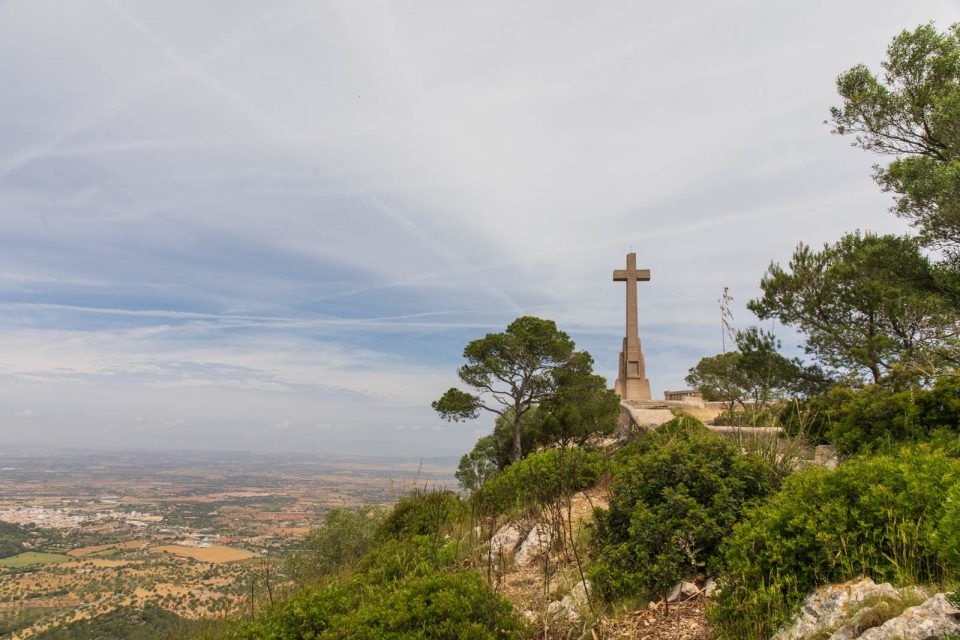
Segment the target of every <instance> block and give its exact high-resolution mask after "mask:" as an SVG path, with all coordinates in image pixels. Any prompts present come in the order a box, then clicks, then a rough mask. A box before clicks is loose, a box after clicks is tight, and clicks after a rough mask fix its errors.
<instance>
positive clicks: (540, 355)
mask: <svg viewBox="0 0 960 640" xmlns="http://www.w3.org/2000/svg"><path fill="white" fill-rule="evenodd" d="M574 348H575V345H574V343H573V340H571V339H570V337H569V336H568V335H567V334H566V333H564V332H563V331H560V330H559V329H557V325H556V323H554V322H553V321H552V320H542V319H540V318H534V317H532V316H523V317H520V318H517V319H516V320H514V321H513V322H511V323H510V325H509V326H508V327H507V329H506V331H504V332H502V333H488V334H487V335H486V336H484V337H483V338H480V339H478V340H473V341H471V342H470V343H468V344H467V346H466V347H465V348H464V350H463V357H464V359H465V360H466V361H467V363H466V364H464V365H463V366H461V367H460V369H458V370H457V375H458V376H459V377H460V380H461V381H462V382H463V383H464V384H465V385H466V386H468V387H470V389H472V391H469V392H468V391H463V390H461V389H457V388H451V389H449V390H447V391H446V393H444V394H443V396H442V397H441V398H440V399H439V400H436V401H435V402H433V404H432V406H433V408H434V410H435V411H436V412H437V413H439V414H440V417H442V418H443V419H445V420H452V421H460V420H472V419H474V418H476V417H477V416H478V415H479V412H480V411H481V410H484V411H488V412H490V413H494V414H496V415H498V416H500V417H501V418H503V420H505V421H506V422H507V423H508V424H509V425H510V427H511V430H512V436H513V443H512V444H513V447H512V449H511V459H512V460H519V459H520V458H521V457H522V456H523V450H522V431H523V429H522V424H523V418H524V416H525V415H526V414H527V413H528V412H529V411H530V410H532V409H533V408H534V407H536V406H537V405H538V404H540V403H543V402H547V401H550V400H555V399H557V397H558V396H559V395H560V393H559V392H560V389H561V387H569V388H571V389H577V388H584V387H589V386H590V384H591V383H592V382H593V379H594V376H593V372H592V364H593V360H592V359H591V358H590V356H589V355H588V354H585V353H582V352H576V351H574Z"/></svg>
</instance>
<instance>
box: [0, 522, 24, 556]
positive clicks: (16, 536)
mask: <svg viewBox="0 0 960 640" xmlns="http://www.w3.org/2000/svg"><path fill="white" fill-rule="evenodd" d="M29 539H30V534H29V533H28V532H27V531H26V529H24V528H23V527H21V526H20V525H18V524H12V523H9V522H0V558H8V557H10V556H15V555H17V554H19V553H23V552H24V551H26V550H27V548H26V547H25V546H24V543H25V542H26V541H27V540H29Z"/></svg>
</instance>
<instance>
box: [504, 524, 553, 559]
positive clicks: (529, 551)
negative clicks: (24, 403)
mask: <svg viewBox="0 0 960 640" xmlns="http://www.w3.org/2000/svg"><path fill="white" fill-rule="evenodd" d="M552 543H553V527H551V526H550V525H548V524H536V525H534V526H533V529H531V530H530V533H529V534H527V539H526V540H524V541H523V544H521V545H520V548H519V549H518V550H517V553H516V555H514V557H513V560H514V562H516V563H517V564H518V565H520V566H525V565H528V564H530V563H531V562H533V561H534V560H536V559H537V558H538V557H540V556H542V555H543V554H545V553H547V552H548V551H550V545H551V544H552Z"/></svg>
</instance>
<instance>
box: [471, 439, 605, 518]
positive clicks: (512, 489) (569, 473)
mask: <svg viewBox="0 0 960 640" xmlns="http://www.w3.org/2000/svg"><path fill="white" fill-rule="evenodd" d="M607 468H608V462H607V457H606V456H605V455H604V454H602V453H599V452H597V451H587V450H585V449H581V448H579V447H571V448H559V449H546V450H544V451H540V452H537V453H532V454H530V455H529V456H527V457H526V458H524V459H523V460H521V461H520V462H515V463H514V464H512V465H510V466H509V467H507V468H506V469H505V470H504V471H502V472H501V473H499V474H498V475H496V476H494V477H493V478H491V479H490V480H488V481H487V482H486V484H484V485H483V487H481V488H480V489H479V490H478V491H477V492H475V493H474V497H473V500H474V503H475V504H477V505H480V506H481V507H483V508H487V509H491V510H493V511H495V512H497V513H504V512H506V511H509V510H510V509H513V508H515V507H525V506H547V505H551V504H555V503H556V501H557V500H559V499H561V498H563V497H564V496H568V495H571V494H573V493H576V492H577V491H583V490H584V489H589V488H590V487H593V486H595V485H596V484H597V482H598V481H599V480H600V478H601V476H602V475H603V474H604V472H605V471H606V470H607Z"/></svg>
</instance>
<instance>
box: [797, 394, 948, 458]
mask: <svg viewBox="0 0 960 640" xmlns="http://www.w3.org/2000/svg"><path fill="white" fill-rule="evenodd" d="M780 421H781V423H782V424H783V426H784V429H785V430H786V431H787V433H789V434H791V435H794V434H796V432H798V431H799V430H800V429H801V428H804V429H805V431H806V434H807V435H808V436H812V437H813V438H814V439H815V440H817V441H819V442H830V443H831V444H833V445H834V446H835V447H836V448H837V451H838V452H839V453H840V454H842V455H852V454H855V453H859V452H869V451H879V450H882V449H884V448H889V447H890V446H891V445H893V446H897V445H899V444H902V443H904V442H916V441H919V440H924V439H927V438H929V437H930V436H931V435H932V434H933V433H935V432H937V431H950V432H953V433H958V432H960V378H958V377H956V376H953V377H945V378H940V379H939V380H937V381H936V383H935V384H934V385H933V387H931V388H929V389H927V388H908V389H896V388H892V387H888V386H880V385H872V386H868V387H866V388H864V389H862V390H859V391H855V390H853V389H850V388H847V387H834V388H832V389H831V390H830V391H828V392H827V393H825V394H822V395H820V396H817V397H815V398H812V399H810V400H806V401H799V402H793V403H789V404H788V405H786V406H785V407H784V408H783V410H782V411H781V413H780Z"/></svg>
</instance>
